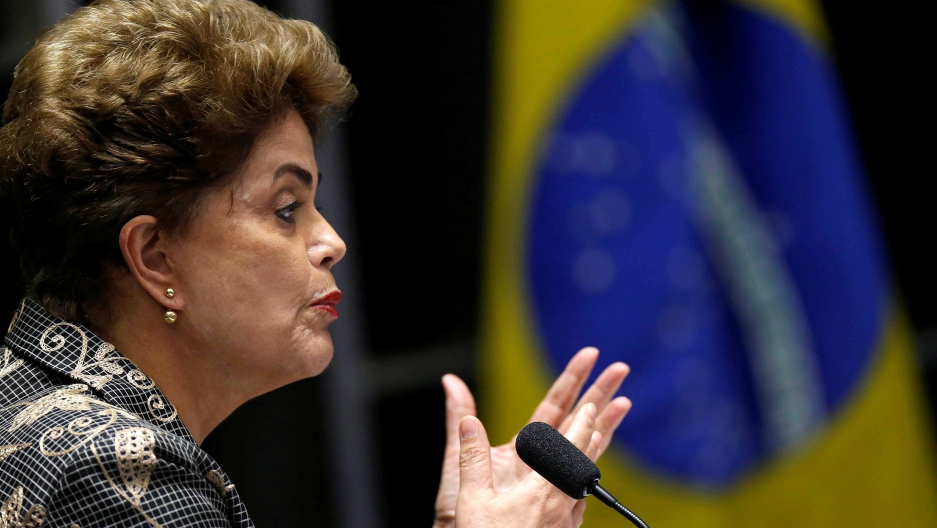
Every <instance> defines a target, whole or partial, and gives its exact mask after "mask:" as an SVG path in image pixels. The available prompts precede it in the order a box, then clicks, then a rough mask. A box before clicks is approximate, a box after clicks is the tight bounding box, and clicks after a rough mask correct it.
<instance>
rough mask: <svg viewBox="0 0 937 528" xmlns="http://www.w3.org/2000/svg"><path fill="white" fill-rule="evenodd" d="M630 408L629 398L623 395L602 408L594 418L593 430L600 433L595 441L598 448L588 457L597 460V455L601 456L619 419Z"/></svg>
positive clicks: (619, 421) (619, 422)
mask: <svg viewBox="0 0 937 528" xmlns="http://www.w3.org/2000/svg"><path fill="white" fill-rule="evenodd" d="M630 410H631V400H629V399H628V398H626V397H624V396H619V397H617V398H615V399H614V400H612V401H611V402H610V403H609V404H608V405H607V406H606V407H605V409H603V410H602V412H601V414H599V417H598V418H596V420H595V431H596V433H599V434H600V435H601V439H600V441H599V442H597V448H598V449H597V451H596V453H595V456H594V457H593V456H592V455H589V458H591V459H592V460H598V459H599V457H600V456H602V453H604V452H605V450H606V449H608V445H609V444H610V443H611V441H612V437H613V436H615V430H616V429H618V426H619V425H621V421H622V420H623V419H624V418H625V415H626V414H628V411H630ZM587 454H588V453H587Z"/></svg>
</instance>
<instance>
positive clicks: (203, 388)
mask: <svg viewBox="0 0 937 528" xmlns="http://www.w3.org/2000/svg"><path fill="white" fill-rule="evenodd" d="M130 282H133V281H130ZM132 286H136V283H135V282H134V284H133V285H132ZM132 286H131V287H132ZM133 293H136V294H130V295H127V294H123V295H120V294H118V295H115V296H113V297H112V301H111V302H109V303H108V306H109V308H108V316H105V317H100V316H99V317H92V320H93V321H95V323H98V322H99V321H101V322H105V321H106V323H105V324H95V329H94V330H95V332H96V333H97V334H98V335H99V336H100V337H101V338H102V339H104V340H106V341H107V342H109V343H111V344H113V345H114V346H115V347H116V348H117V350H118V351H120V353H121V354H123V355H124V356H125V357H127V359H129V360H130V361H133V363H134V364H135V365H136V366H137V367H138V368H139V369H140V370H142V371H143V373H144V374H146V375H147V376H148V377H149V378H150V379H152V380H153V382H154V383H156V386H157V387H159V389H160V390H161V391H162V392H163V394H164V395H165V396H166V398H167V399H169V402H170V403H171V404H172V405H173V407H175V409H176V412H177V413H178V415H179V418H180V419H181V420H182V423H183V424H185V426H186V428H187V429H188V430H189V433H191V434H192V437H193V438H195V441H196V442H197V443H198V444H199V445H201V443H202V441H204V440H205V437H206V436H208V433H210V432H211V431H212V430H213V429H214V428H215V427H217V426H218V424H220V423H221V422H222V421H223V420H224V419H225V418H227V417H228V416H229V415H230V414H231V413H232V412H234V410H235V409H236V408H237V407H239V406H240V405H241V404H243V403H245V402H246V401H247V400H248V399H250V396H242V394H245V393H246V391H243V390H237V389H238V385H237V383H236V380H235V379H234V378H235V377H234V376H228V375H226V369H225V367H224V365H219V364H216V363H217V360H216V358H217V355H216V354H213V353H211V351H210V350H206V349H205V347H204V346H197V345H194V343H198V340H197V339H191V337H192V334H193V332H194V329H193V328H191V327H190V326H189V325H188V323H187V321H186V320H185V317H184V315H183V314H180V317H179V320H178V321H176V322H175V323H173V324H171V325H170V324H167V323H166V322H165V321H164V319H163V313H164V309H162V308H161V307H160V306H159V305H158V304H157V303H155V302H154V301H153V300H152V299H151V298H150V297H149V296H147V295H145V293H144V292H143V291H142V289H140V291H139V292H133ZM139 293H144V294H143V295H139ZM114 297H119V299H115V298H114ZM114 301H116V302H114Z"/></svg>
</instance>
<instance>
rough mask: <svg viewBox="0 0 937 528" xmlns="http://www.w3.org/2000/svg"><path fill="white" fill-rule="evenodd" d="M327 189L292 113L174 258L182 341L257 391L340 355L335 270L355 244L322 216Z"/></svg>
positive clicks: (209, 200)
mask: <svg viewBox="0 0 937 528" xmlns="http://www.w3.org/2000/svg"><path fill="white" fill-rule="evenodd" d="M318 185H319V176H318V169H317V166H316V159H315V155H314V153H313V143H312V138H311V137H310V135H309V131H308V129H307V127H306V125H305V123H304V122H303V120H302V118H301V117H300V116H299V114H298V113H296V112H295V111H291V112H290V113H289V114H287V116H286V117H285V118H284V119H283V120H282V121H279V122H277V123H275V124H274V126H273V127H272V128H271V129H269V130H268V131H267V132H266V133H265V134H264V135H262V136H261V137H260V138H259V139H258V141H257V143H256V145H255V146H254V149H253V151H252V153H251V155H250V157H249V158H248V159H247V161H246V164H245V166H244V168H243V170H242V172H241V173H240V174H239V175H238V177H236V178H235V179H234V182H233V183H232V184H231V185H230V186H227V187H224V188H220V189H215V190H212V191H210V194H209V195H208V196H207V197H206V199H205V200H204V201H203V202H202V204H201V206H200V210H199V212H198V213H197V214H196V217H195V220H194V221H193V223H192V225H191V228H190V229H189V231H188V232H187V233H186V234H185V235H184V236H182V237H180V239H179V240H177V241H175V242H173V243H171V244H170V248H171V249H170V250H169V251H168V252H167V260H168V263H169V265H170V266H171V267H172V269H173V271H174V273H175V274H176V275H177V277H178V281H179V284H178V287H176V288H175V290H176V291H177V292H179V293H181V294H182V297H181V299H180V300H183V301H184V305H185V306H184V309H183V310H182V311H181V312H180V314H179V320H178V321H177V322H176V323H175V327H176V328H174V329H178V331H180V332H181V333H182V335H180V337H181V338H182V339H181V341H183V342H182V343H180V344H181V345H183V346H187V347H189V348H191V353H193V354H203V355H204V354H209V355H211V356H210V357H208V358H205V357H203V359H209V360H210V361H209V363H211V364H212V365H213V366H214V368H218V369H220V371H219V372H216V373H214V374H220V375H221V376H222V377H223V379H228V380H230V382H231V383H233V384H235V385H240V386H241V388H243V389H246V390H249V391H252V392H255V393H256V394H260V393H263V392H266V391H268V390H272V389H274V388H276V387H280V386H282V385H285V384H287V383H290V382H292V381H295V380H298V379H302V378H306V377H309V376H314V375H316V374H319V373H321V372H322V370H323V369H325V367H326V365H328V363H329V361H330V360H331V358H332V339H331V337H330V336H329V332H328V328H327V327H328V325H329V324H330V323H331V322H332V321H334V320H335V319H336V318H337V317H338V314H337V311H336V309H335V303H337V300H338V298H339V297H340V295H341V294H340V293H339V291H338V289H337V287H336V284H335V279H334V278H333V277H332V273H331V271H330V270H331V267H332V266H333V265H334V264H335V263H336V262H338V261H339V260H341V258H342V256H343V255H344V254H345V244H344V242H342V239H341V238H339V236H338V234H336V233H335V231H334V230H333V229H332V227H331V226H330V225H329V223H328V222H327V221H326V220H325V219H324V218H323V217H322V215H321V214H319V211H318V210H316V207H315V203H314V200H315V194H316V188H317V186H318ZM245 383H246V384H247V385H249V386H248V387H244V386H243V385H244V384H245ZM232 388H233V387H232ZM256 394H255V395H256Z"/></svg>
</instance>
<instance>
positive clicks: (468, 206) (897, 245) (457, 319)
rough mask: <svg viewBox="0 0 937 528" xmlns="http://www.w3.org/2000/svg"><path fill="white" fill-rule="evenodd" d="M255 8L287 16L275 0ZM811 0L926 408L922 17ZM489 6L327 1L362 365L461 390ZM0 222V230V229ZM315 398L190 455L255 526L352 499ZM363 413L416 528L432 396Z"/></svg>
mask: <svg viewBox="0 0 937 528" xmlns="http://www.w3.org/2000/svg"><path fill="white" fill-rule="evenodd" d="M261 3H264V2H261ZM264 4H265V5H267V6H268V7H270V8H271V9H274V10H278V11H280V12H284V11H285V7H284V6H283V5H281V2H276V1H269V2H265V3H264ZM822 4H823V7H824V9H825V11H826V15H827V17H828V22H829V25H830V28H831V32H832V36H833V41H834V49H832V50H831V53H832V56H833V57H834V58H835V61H836V64H837V67H838V69H839V73H840V78H841V80H842V84H843V88H844V93H845V97H846V100H847V102H848V105H849V108H850V110H851V113H852V117H853V121H854V125H855V131H856V135H857V139H858V142H859V145H860V147H861V151H862V155H863V159H864V162H865V166H866V168H867V172H868V177H869V182H870V190H871V192H872V193H873V194H874V198H875V200H876V202H877V204H878V207H879V211H880V214H881V220H882V225H883V229H884V231H885V233H886V236H887V240H888V242H889V246H890V250H891V258H892V263H893V269H894V276H895V278H896V280H897V286H898V291H899V292H900V293H901V295H902V296H903V299H902V301H903V304H904V305H905V306H906V307H907V308H908V311H909V313H910V316H911V320H912V323H913V327H914V330H915V332H916V335H917V337H918V344H919V352H920V354H919V357H920V360H921V361H920V365H921V375H922V378H923V379H924V380H925V381H926V387H927V389H928V391H929V396H930V401H931V408H932V409H934V408H935V402H937V308H935V306H934V303H933V299H934V295H935V293H937V291H935V287H937V283H935V272H934V270H935V269H937V258H935V257H934V253H933V252H932V251H931V250H930V245H931V240H930V233H931V232H932V230H933V227H932V226H933V225H934V224H935V222H934V195H933V193H932V192H928V191H926V190H925V188H924V186H923V182H926V180H925V179H924V177H925V174H926V173H932V170H931V169H929V168H928V167H929V165H928V163H927V161H926V156H927V155H928V154H927V152H929V151H930V148H929V147H931V145H930V144H929V142H930V141H932V135H933V134H932V133H930V132H927V128H926V127H927V125H928V124H929V123H930V122H931V120H930V119H929V117H930V114H931V108H930V104H929V102H930V97H929V96H930V94H932V93H933V84H932V81H927V80H926V78H925V72H926V71H928V70H929V69H932V68H930V64H931V61H930V60H927V59H925V55H924V50H925V49H928V50H929V49H930V48H931V47H932V40H933V39H932V38H931V37H930V35H931V33H929V32H927V30H928V29H929V28H925V20H926V18H925V17H924V16H923V14H922V13H921V9H920V8H915V9H911V8H909V7H902V4H901V3H896V4H893V5H890V6H888V8H883V7H882V6H880V5H878V4H875V3H871V2H848V1H846V0H826V1H824V2H822ZM29 5H30V3H29V2H7V1H4V2H3V3H2V4H0V41H2V42H3V46H4V47H3V49H2V51H3V53H2V54H0V68H3V69H2V71H0V92H2V93H3V94H4V95H5V94H6V93H7V91H8V88H9V85H10V82H11V80H12V67H13V66H14V65H15V62H16V60H17V58H18V57H19V56H21V55H22V53H24V52H25V51H26V50H27V49H28V47H29V45H30V42H31V40H32V39H33V38H34V36H35V34H36V29H37V22H36V20H38V18H37V16H36V15H34V14H32V11H30V9H32V8H30V7H29ZM493 7H494V2H493V1H492V0H447V1H444V2H440V1H429V0H419V1H411V2H366V1H363V0H343V1H332V2H331V14H332V20H331V32H330V33H331V36H332V37H333V38H334V40H335V41H336V42H337V44H338V46H339V48H340V50H341V53H342V59H343V62H344V63H345V64H346V65H347V66H348V68H349V69H350V70H351V72H352V74H353V76H354V79H355V82H356V84H357V85H358V88H359V89H360V92H361V96H360V99H359V100H358V102H357V103H356V104H355V106H354V109H353V111H352V113H351V115H350V117H349V119H348V121H347V123H346V125H345V130H346V132H347V134H346V138H347V149H348V161H347V163H348V169H349V178H350V190H351V197H352V203H351V204H350V211H352V212H353V219H354V223H355V225H356V227H357V229H356V239H357V244H356V245H357V247H356V248H352V250H353V251H356V252H357V254H358V257H359V259H358V260H359V262H360V265H361V267H360V270H359V271H360V277H361V288H362V289H363V300H364V305H363V307H364V312H365V313H364V317H365V320H367V322H368V324H367V328H366V333H367V336H366V339H365V342H366V343H368V348H367V357H368V358H369V359H371V360H374V361H381V360H393V359H395V358H404V359H405V358H408V357H416V356H419V353H420V351H426V350H444V351H445V350H449V351H451V354H452V357H453V361H454V362H456V363H458V362H461V364H466V365H469V367H468V368H465V369H463V370H462V372H461V374H462V375H463V376H464V377H466V378H467V381H469V383H470V384H473V383H474V381H475V380H474V375H473V372H474V370H473V369H472V368H471V365H472V364H473V361H474V350H475V345H474V343H475V341H476V332H477V326H478V325H477V323H478V311H479V306H478V298H479V294H478V293H479V286H480V265H481V258H480V257H481V255H482V225H483V218H484V202H483V196H484V192H485V177H486V166H487V153H488V148H487V147H488V142H489V136H488V132H489V130H490V128H491V127H490V123H489V101H490V89H491V75H490V70H491V62H492V61H491V58H492V51H493V45H492V27H493ZM925 141H927V142H928V144H925ZM324 205H325V211H324V214H325V215H326V217H328V215H329V206H328V204H324ZM6 222H7V220H6V218H0V232H3V233H5V232H6V229H7V227H6ZM0 276H2V277H4V286H3V287H2V289H0V319H3V320H0V325H3V327H5V326H6V324H7V322H6V319H8V317H9V315H10V314H11V313H12V310H13V309H14V306H15V304H16V302H17V301H18V299H19V298H20V297H21V295H22V285H21V283H20V282H19V278H18V277H19V275H18V272H17V264H16V260H15V256H14V255H12V253H11V251H10V250H9V247H8V245H7V244H6V237H5V236H4V237H2V240H0ZM401 284H406V285H408V286H409V287H410V288H413V289H415V290H416V292H417V294H418V301H417V302H412V303H411V302H409V301H410V300H411V299H402V298H400V295H401V288H400V285H401ZM405 301H406V302H405ZM401 306H404V307H402V308H401ZM415 352H416V356H414V353H415ZM322 391H323V388H322V384H321V382H320V381H319V380H318V379H312V380H306V381H303V382H300V383H297V384H294V385H291V386H289V387H286V388H283V389H280V390H278V391H275V392H274V393H271V394H269V395H266V396H263V397H261V398H258V399H257V400H254V401H252V402H250V403H248V404H247V405H245V406H244V407H242V408H241V409H239V410H238V411H237V412H236V413H235V414H234V415H233V416H232V417H231V419H229V420H228V421H227V422H225V423H224V424H222V425H221V426H220V427H219V428H218V429H217V430H216V431H215V432H214V433H212V435H211V436H210V437H209V438H208V440H207V441H206V442H205V446H204V447H205V448H206V450H208V451H209V452H210V453H211V454H212V455H214V456H215V457H216V458H217V459H218V460H219V462H220V463H221V465H222V466H223V467H225V468H226V470H227V471H228V472H229V474H230V475H231V477H232V479H233V480H234V481H235V482H236V483H237V484H238V487H239V489H240V492H241V494H242V495H243V497H244V499H245V501H246V502H247V504H248V506H249V508H250V511H251V513H252V516H253V517H254V518H255V522H256V523H257V525H258V526H283V525H292V526H337V522H338V521H337V520H336V514H335V507H334V504H335V501H336V494H337V493H347V492H349V491H350V490H338V489H333V487H332V486H330V485H329V483H330V481H331V480H332V479H331V478H330V476H329V469H328V468H327V467H326V464H325V460H327V457H328V456H329V453H328V450H327V449H326V447H325V445H326V443H327V442H326V435H327V434H328V433H329V432H328V431H327V430H326V427H325V425H324V421H323V420H322V419H321V416H322V414H323V413H322V407H323V403H322V400H323V398H322ZM371 405H372V406H373V412H372V416H374V417H375V418H374V421H375V423H374V424H373V430H374V431H375V433H376V441H375V442H374V444H375V445H376V446H377V450H378V452H377V466H378V467H377V478H378V485H379V487H380V492H379V495H380V497H381V504H382V510H383V515H384V516H385V519H386V525H388V526H394V527H396V526H429V525H430V523H431V520H432V506H433V500H434V497H435V489H436V486H437V483H438V478H439V464H440V460H441V455H442V448H443V442H444V430H443V410H444V407H443V395H442V390H441V389H440V388H434V386H427V385H425V384H424V385H415V386H412V387H410V386H405V385H404V386H398V387H394V386H388V387H386V388H384V389H381V390H378V391H377V392H376V393H375V396H374V398H373V400H371ZM271 424H273V425H271ZM259 453H263V457H260V456H259V455H258V454H259Z"/></svg>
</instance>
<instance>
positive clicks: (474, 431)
mask: <svg viewBox="0 0 937 528" xmlns="http://www.w3.org/2000/svg"><path fill="white" fill-rule="evenodd" d="M459 438H460V449H459V478H460V490H459V492H460V493H462V492H463V491H465V492H474V491H478V490H481V489H485V488H493V486H492V481H491V444H490V443H489V442H488V434H487V433H485V428H484V426H482V423H481V421H479V420H478V418H475V417H474V416H466V417H465V418H463V419H462V421H461V422H460V423H459Z"/></svg>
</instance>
